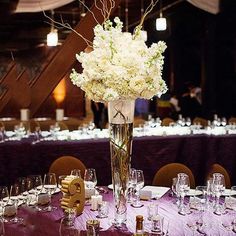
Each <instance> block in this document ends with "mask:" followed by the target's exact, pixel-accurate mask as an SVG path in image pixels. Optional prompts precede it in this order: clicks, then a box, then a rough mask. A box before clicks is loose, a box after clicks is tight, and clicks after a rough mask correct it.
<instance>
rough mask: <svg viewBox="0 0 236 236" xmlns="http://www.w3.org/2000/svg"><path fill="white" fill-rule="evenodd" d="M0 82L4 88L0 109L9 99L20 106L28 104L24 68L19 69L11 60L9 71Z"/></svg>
mask: <svg viewBox="0 0 236 236" xmlns="http://www.w3.org/2000/svg"><path fill="white" fill-rule="evenodd" d="M0 84H1V86H3V87H4V88H5V91H4V92H3V94H2V96H1V97H0V101H1V102H0V111H1V110H2V109H3V108H4V107H5V106H6V105H7V104H8V103H9V102H10V101H13V102H15V103H16V104H19V107H21V108H24V107H28V106H29V105H30V87H29V83H28V75H27V73H26V71H25V68H21V69H20V70H19V67H18V65H17V64H16V63H15V62H11V64H10V66H9V71H8V73H7V74H6V75H5V76H4V77H3V79H2V80H1V81H0Z"/></svg>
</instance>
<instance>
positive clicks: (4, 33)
mask: <svg viewBox="0 0 236 236" xmlns="http://www.w3.org/2000/svg"><path fill="white" fill-rule="evenodd" d="M181 1H182V0H181ZM181 1H175V0H165V1H163V4H162V5H163V6H167V5H169V4H172V3H173V2H181ZM92 2H93V1H92V0H90V1H86V5H87V6H91V4H92ZM149 3H150V1H149V0H143V5H144V8H145V7H147V5H148V4H149ZM16 4H17V0H14V1H10V2H9V1H5V3H0V9H1V10H0V14H1V16H2V17H0V53H2V54H6V55H8V54H9V53H10V52H13V53H14V54H16V53H18V52H20V51H27V50H32V49H37V48H39V47H45V46H46V35H47V33H49V31H50V27H51V26H50V24H49V23H50V22H49V19H47V18H46V17H45V16H44V15H43V13H42V12H39V13H16V14H13V13H12V12H13V11H14V8H15V6H16ZM126 4H127V5H128V10H129V12H128V24H129V25H130V26H134V25H136V23H137V22H138V21H139V19H140V16H141V4H142V1H141V0H127V2H125V1H124V0H122V2H121V4H120V6H119V8H118V9H117V10H116V12H115V15H119V16H120V17H121V18H122V19H123V21H124V22H125V6H126ZM176 5H178V4H176ZM159 9H160V6H159V3H158V4H157V5H156V7H155V9H154V10H153V12H152V14H154V13H155V14H157V12H158V11H159ZM83 12H84V9H83V6H82V5H81V4H80V3H79V1H74V2H72V3H71V4H68V5H65V6H63V7H61V8H57V9H54V19H55V20H56V21H59V22H60V21H61V19H63V21H64V22H66V23H69V24H70V25H71V26H72V27H73V26H75V25H76V24H77V23H78V22H79V21H80V18H81V13H83ZM45 13H46V14H47V15H48V16H50V17H51V12H50V11H46V12H45ZM131 28H132V27H131ZM69 33H70V30H68V29H65V28H64V29H63V28H59V45H60V44H62V43H63V41H64V39H65V38H66V36H67V35H68V34H69Z"/></svg>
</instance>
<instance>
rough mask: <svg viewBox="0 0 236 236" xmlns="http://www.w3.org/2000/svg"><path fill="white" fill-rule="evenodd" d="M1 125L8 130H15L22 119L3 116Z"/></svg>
mask: <svg viewBox="0 0 236 236" xmlns="http://www.w3.org/2000/svg"><path fill="white" fill-rule="evenodd" d="M0 121H1V126H3V127H4V128H5V130H6V131H9V130H11V131H14V129H15V126H16V125H19V124H20V120H17V119H15V118H8V117H7V118H2V119H1V120H0Z"/></svg>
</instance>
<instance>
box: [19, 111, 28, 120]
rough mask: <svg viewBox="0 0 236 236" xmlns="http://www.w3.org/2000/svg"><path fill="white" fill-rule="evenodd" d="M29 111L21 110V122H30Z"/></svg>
mask: <svg viewBox="0 0 236 236" xmlns="http://www.w3.org/2000/svg"><path fill="white" fill-rule="evenodd" d="M29 113H30V112H29V109H21V110H20V119H21V121H28V120H29Z"/></svg>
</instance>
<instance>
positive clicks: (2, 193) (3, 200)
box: [0, 186, 10, 222]
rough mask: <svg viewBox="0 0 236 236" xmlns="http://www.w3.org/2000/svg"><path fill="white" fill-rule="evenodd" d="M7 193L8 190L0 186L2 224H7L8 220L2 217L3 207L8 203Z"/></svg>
mask: <svg viewBox="0 0 236 236" xmlns="http://www.w3.org/2000/svg"><path fill="white" fill-rule="evenodd" d="M9 196H10V195H9V191H8V188H7V187H6V186H1V187H0V204H1V207H0V209H1V212H0V215H1V218H2V220H3V222H8V220H7V219H6V218H5V217H4V213H5V207H6V205H7V204H8V202H9Z"/></svg>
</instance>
